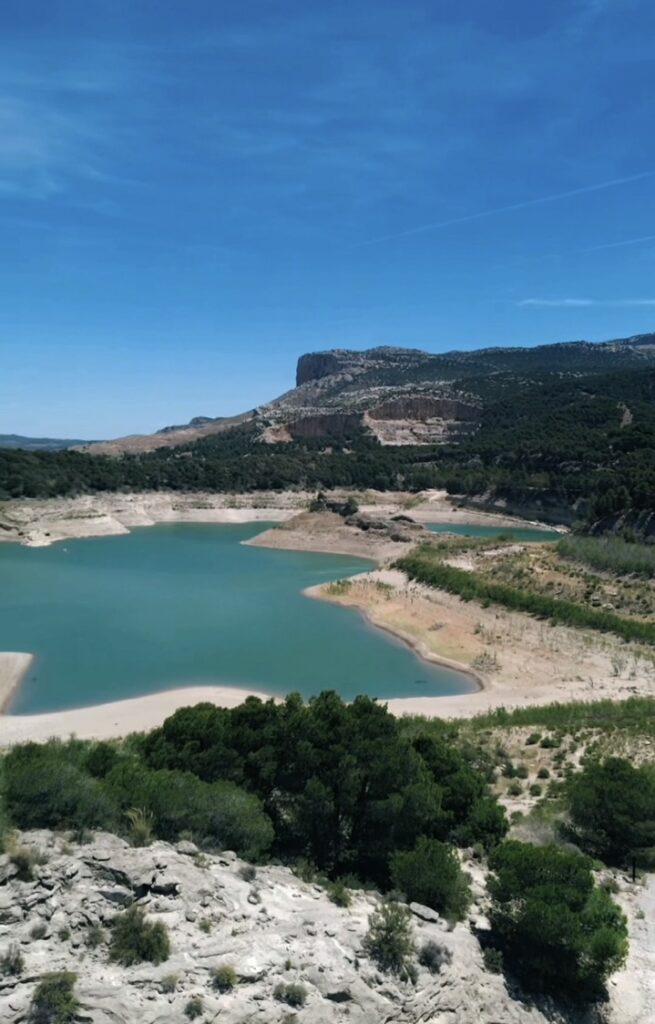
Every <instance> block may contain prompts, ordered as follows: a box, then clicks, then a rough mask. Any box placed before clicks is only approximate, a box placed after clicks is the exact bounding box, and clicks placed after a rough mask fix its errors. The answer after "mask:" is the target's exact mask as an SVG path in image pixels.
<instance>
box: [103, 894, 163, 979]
mask: <svg viewBox="0 0 655 1024" xmlns="http://www.w3.org/2000/svg"><path fill="white" fill-rule="evenodd" d="M170 952H171V946H170V940H169V938H168V930H167V928H166V926H165V925H164V924H163V923H162V922H161V921H155V922H151V921H148V920H147V919H146V915H145V912H144V911H143V910H142V909H141V907H136V906H135V907H130V908H129V909H128V910H126V911H124V912H123V913H122V914H119V915H118V916H117V917H115V918H114V920H113V922H112V936H111V943H110V947H109V955H110V957H111V959H112V960H116V961H117V962H118V963H120V964H123V966H124V967H130V966H131V965H132V964H138V963H142V962H143V961H145V960H148V961H150V963H153V964H160V963H163V961H164V960H168V957H169V956H170Z"/></svg>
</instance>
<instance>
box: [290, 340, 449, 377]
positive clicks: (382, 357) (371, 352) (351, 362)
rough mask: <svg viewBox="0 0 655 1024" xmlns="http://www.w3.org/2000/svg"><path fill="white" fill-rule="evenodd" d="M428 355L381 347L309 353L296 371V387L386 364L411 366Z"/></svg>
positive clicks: (397, 348) (420, 361) (403, 349)
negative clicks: (333, 375) (339, 374)
mask: <svg viewBox="0 0 655 1024" xmlns="http://www.w3.org/2000/svg"><path fill="white" fill-rule="evenodd" d="M429 359H430V356H429V355H428V353H426V352H421V351H420V349H415V348H399V347H398V346H394V345H379V346H378V347H377V348H369V349H364V350H362V351H359V350H355V349H347V348H334V349H328V350H326V351H324V352H307V353H306V354H305V355H303V356H300V358H299V360H298V365H297V369H296V387H300V386H301V385H302V384H307V383H309V382H310V381H316V380H322V379H323V378H324V377H330V376H332V374H335V373H357V372H359V373H361V372H363V371H365V370H367V369H372V368H379V367H380V366H382V365H385V364H391V365H396V364H398V365H399V366H403V365H404V366H405V367H406V366H408V365H413V364H415V363H422V362H425V361H426V360H429Z"/></svg>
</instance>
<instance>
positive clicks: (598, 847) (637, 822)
mask: <svg viewBox="0 0 655 1024" xmlns="http://www.w3.org/2000/svg"><path fill="white" fill-rule="evenodd" d="M567 794H568V800H569V810H570V814H571V820H572V826H573V830H574V834H575V837H576V840H577V842H578V843H579V845H580V846H581V847H582V848H583V849H584V850H586V851H587V852H588V853H590V854H592V855H593V856H594V857H599V858H600V859H601V860H604V861H605V862H606V863H608V864H624V863H625V862H626V861H627V859H628V858H629V857H631V856H635V857H636V858H637V859H639V860H641V859H643V860H644V861H645V862H646V863H650V861H651V859H652V852H651V851H653V848H654V847H655V768H654V767H653V766H652V765H644V766H642V767H641V768H634V767H633V766H632V765H631V764H630V763H629V762H628V761H625V760H622V759H621V758H617V757H611V758H608V759H607V760H606V761H604V762H602V763H600V762H597V761H592V762H591V763H590V764H588V765H587V766H586V767H585V768H584V770H583V771H582V772H579V773H578V774H577V775H574V776H573V777H572V778H571V779H570V780H569V782H568V783H567Z"/></svg>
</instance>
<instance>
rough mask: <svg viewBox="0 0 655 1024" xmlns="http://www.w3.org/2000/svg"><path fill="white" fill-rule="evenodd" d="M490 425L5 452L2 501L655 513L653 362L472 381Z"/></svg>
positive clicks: (239, 434)
mask: <svg viewBox="0 0 655 1024" xmlns="http://www.w3.org/2000/svg"><path fill="white" fill-rule="evenodd" d="M466 386H467V389H468V391H469V392H470V393H472V394H475V395H476V396H478V397H479V398H480V400H481V401H482V405H483V411H482V418H481V425H480V428H479V430H478V431H477V432H476V433H475V434H474V435H473V436H471V437H469V438H467V439H465V440H464V441H461V442H460V443H457V444H445V445H416V446H411V445H409V446H402V447H396V446H389V445H386V446H383V445H380V444H379V443H378V441H377V440H376V438H375V437H373V436H372V435H371V434H369V433H367V432H366V430H365V429H364V428H363V427H362V426H360V425H357V424H355V425H353V424H352V423H351V424H349V425H348V424H347V423H346V424H345V425H344V427H343V430H342V432H341V433H340V434H338V435H337V436H332V437H320V438H314V439H306V440H304V441H288V442H285V443H272V444H263V443H262V442H261V440H260V438H259V435H258V432H257V426H256V424H254V423H250V424H246V425H243V426H239V427H236V428H234V429H232V430H229V431H226V432H225V433H222V434H217V435H213V436H209V437H206V438H203V439H201V440H199V441H196V442H193V443H191V444H187V445H184V446H179V447H176V448H172V449H159V450H156V451H153V452H146V453H143V454H140V455H125V456H123V457H122V458H111V457H107V456H92V455H90V454H87V453H84V452H76V451H58V452H28V451H24V450H20V449H16V450H8V449H5V450H0V497H2V498H15V497H50V496H54V495H61V494H77V493H84V492H93V491H104V490H118V489H127V490H144V489H148V490H149V489H155V490H158V489H163V488H166V489H173V490H199V489H203V490H205V489H207V490H215V491H255V490H258V489H264V488H293V487H304V488H319V487H324V488H329V487H332V486H347V487H374V488H380V489H387V488H399V487H402V488H405V489H407V490H419V489H422V488H426V487H446V488H447V489H448V490H449V491H450V492H451V493H453V494H464V495H478V494H481V493H483V492H488V491H490V490H491V491H494V492H496V493H497V494H500V495H502V494H507V495H509V496H511V497H513V498H514V500H516V501H519V500H521V498H523V499H529V498H530V497H531V496H534V495H535V494H545V495H549V496H550V497H551V498H553V499H555V500H556V501H558V502H559V503H560V504H562V505H563V506H567V507H573V506H574V505H575V504H576V503H578V504H579V518H584V519H587V520H588V521H590V522H592V521H595V520H597V519H601V518H603V517H607V516H611V515H613V514H616V513H620V512H624V511H628V510H632V511H633V512H648V511H649V510H653V509H655V369H652V368H646V367H642V368H640V369H638V370H623V371H621V372H613V373H611V374H600V375H598V374H590V375H585V376H579V375H575V376H569V375H562V374H560V373H554V372H551V373H543V374H540V375H537V376H534V377H533V378H532V379H530V380H518V379H517V377H516V375H514V374H509V373H505V374H493V375H491V376H479V377H474V378H469V379H468V380H467V381H466Z"/></svg>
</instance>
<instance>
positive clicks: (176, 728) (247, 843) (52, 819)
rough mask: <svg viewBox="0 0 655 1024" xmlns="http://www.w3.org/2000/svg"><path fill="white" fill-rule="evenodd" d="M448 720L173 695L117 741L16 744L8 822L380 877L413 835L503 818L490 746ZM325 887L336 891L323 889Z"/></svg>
mask: <svg viewBox="0 0 655 1024" xmlns="http://www.w3.org/2000/svg"><path fill="white" fill-rule="evenodd" d="M454 735H455V734H454V732H453V730H452V728H448V729H447V728H442V729H440V730H438V729H436V728H435V726H434V723H433V724H432V725H431V726H430V728H429V729H428V727H427V726H425V725H421V726H416V725H415V726H414V727H413V728H412V730H411V735H410V732H409V729H408V728H407V727H406V726H405V725H404V724H403V723H401V722H400V721H399V720H398V719H396V718H394V716H393V715H391V714H390V713H389V712H388V710H387V709H386V708H385V707H384V706H383V705H381V704H379V703H378V702H377V701H374V700H371V699H370V698H368V697H359V698H357V699H356V700H354V701H353V702H352V703H351V704H346V703H345V702H344V701H343V700H342V699H341V698H340V697H339V696H338V695H337V694H336V693H333V692H324V693H322V694H320V695H319V696H318V697H315V698H313V699H312V700H310V701H309V702H308V703H304V702H303V700H302V699H301V698H300V696H299V695H297V694H291V695H289V696H288V697H287V699H286V700H285V701H284V702H282V703H280V704H276V703H275V702H274V701H261V700H259V699H257V698H254V697H253V698H248V699H247V700H246V701H244V703H243V704H241V705H239V706H238V707H235V708H232V709H229V710H227V709H223V708H217V707H215V706H213V705H207V704H201V705H197V706H195V707H190V708H183V709H180V710H179V711H177V712H176V713H175V714H174V715H172V716H171V717H170V718H169V719H167V720H166V722H165V723H164V724H163V726H162V727H161V728H159V729H155V730H153V731H152V732H151V733H149V734H148V735H146V736H145V737H139V738H133V739H131V740H130V741H129V742H123V743H113V744H108V743H97V742H89V741H86V742H83V741H77V740H76V741H69V742H68V743H47V744H44V745H38V744H33V743H32V744H26V745H24V746H22V747H16V748H14V749H13V750H12V751H11V752H10V753H9V754H8V755H7V756H6V758H5V772H4V775H5V788H6V794H7V804H8V809H9V811H10V822H9V824H11V823H12V820H13V824H15V825H19V826H22V827H25V828H31V827H50V828H71V829H75V830H76V831H77V832H78V833H82V832H83V831H84V830H86V829H88V828H92V827H96V826H97V827H107V828H109V829H111V830H112V831H118V832H120V833H122V834H123V835H126V836H127V837H128V838H129V839H130V840H131V841H132V842H133V843H134V844H135V845H140V844H144V843H147V842H149V841H150V838H151V837H159V838H162V839H165V840H168V841H176V840H177V839H178V838H182V837H185V838H189V837H192V838H193V839H194V840H195V841H196V842H197V843H198V844H200V845H206V846H210V847H212V846H213V847H219V848H231V849H234V850H236V851H237V853H238V854H239V855H240V856H242V857H244V858H247V859H249V860H260V859H262V858H264V857H266V856H267V855H268V854H269V852H270V853H273V854H274V855H275V856H277V857H279V858H280V859H283V860H285V861H287V862H288V861H292V862H293V861H295V862H300V861H301V860H303V859H304V860H306V861H307V862H308V863H312V864H313V865H314V866H315V869H316V871H317V872H318V873H320V874H321V875H322V876H323V883H322V884H325V880H332V881H334V880H335V879H338V878H343V877H345V876H348V875H351V876H356V877H357V878H359V879H363V880H365V881H367V882H374V883H376V884H377V885H378V886H380V887H381V888H387V887H388V886H389V885H390V883H391V878H390V873H389V872H390V859H391V857H392V856H393V854H394V853H396V852H397V851H398V850H407V849H409V848H412V847H413V846H414V845H415V844H416V842H417V841H418V839H419V838H420V837H421V836H425V837H427V838H429V839H435V840H440V841H442V842H452V843H457V844H461V845H475V844H481V845H483V846H484V847H485V848H487V849H490V848H492V847H493V845H494V844H495V843H497V842H499V841H500V840H501V839H502V838H503V836H504V835H505V832H506V830H507V821H506V818H505V813H504V811H503V809H502V807H500V805H499V804H498V803H497V802H496V800H495V799H494V798H493V797H492V795H491V793H490V789H489V781H490V779H491V778H492V769H493V766H492V764H491V758H490V757H488V756H486V755H484V754H483V753H482V752H481V751H480V750H479V749H478V748H474V747H471V746H467V745H466V744H465V743H463V742H461V741H460V744H459V745H457V746H456V745H455V743H454V742H453V737H454ZM335 899H338V900H342V901H345V900H346V899H347V896H346V894H345V893H344V892H343V890H342V889H341V888H340V887H337V888H336V889H335Z"/></svg>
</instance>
